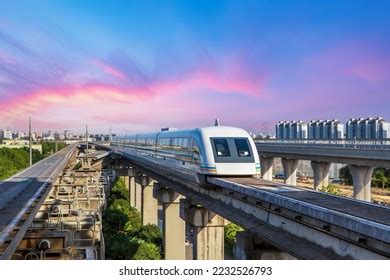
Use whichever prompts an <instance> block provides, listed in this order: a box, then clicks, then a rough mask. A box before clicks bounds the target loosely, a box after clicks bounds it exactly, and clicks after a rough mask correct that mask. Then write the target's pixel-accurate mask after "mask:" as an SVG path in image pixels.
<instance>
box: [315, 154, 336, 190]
mask: <svg viewBox="0 0 390 280" xmlns="http://www.w3.org/2000/svg"><path fill="white" fill-rule="evenodd" d="M330 165H331V163H330V162H318V161H312V162H311V168H313V174H314V189H315V190H319V189H321V188H323V187H327V186H328V185H329V169H330Z"/></svg>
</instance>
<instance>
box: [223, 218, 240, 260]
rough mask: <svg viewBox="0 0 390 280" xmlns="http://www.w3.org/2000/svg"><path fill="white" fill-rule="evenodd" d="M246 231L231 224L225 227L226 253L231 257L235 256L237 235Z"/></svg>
mask: <svg viewBox="0 0 390 280" xmlns="http://www.w3.org/2000/svg"><path fill="white" fill-rule="evenodd" d="M243 230H244V229H243V228H241V227H240V226H238V225H236V224H233V223H230V224H228V225H226V226H225V229H224V235H225V251H226V253H228V254H229V255H230V256H232V255H233V248H234V246H235V244H236V237H237V233H238V232H240V231H243Z"/></svg>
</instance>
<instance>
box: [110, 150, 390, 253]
mask: <svg viewBox="0 0 390 280" xmlns="http://www.w3.org/2000/svg"><path fill="white" fill-rule="evenodd" d="M115 153H117V154H119V155H121V156H122V157H123V158H124V159H126V160H127V161H128V162H129V164H130V165H131V166H132V167H134V168H135V169H136V170H138V171H139V172H141V173H142V174H145V175H146V176H149V177H150V178H153V179H154V180H157V181H158V182H159V183H160V184H161V185H162V186H164V187H166V188H169V189H172V190H173V191H174V192H176V193H179V194H181V195H184V196H185V197H186V199H190V200H191V201H192V203H193V204H195V205H196V204H199V205H202V206H203V207H205V208H207V209H209V210H210V211H213V212H214V213H216V214H218V215H220V216H221V217H223V218H225V219H227V220H229V221H231V222H233V223H236V224H238V225H240V226H242V227H244V228H245V229H246V230H247V231H249V232H251V233H252V234H256V235H257V236H258V237H260V238H261V239H263V240H265V241H267V242H268V243H270V244H272V245H274V246H275V247H277V248H279V249H281V250H283V251H285V252H287V253H289V254H291V255H292V256H294V257H297V258H300V259H387V258H390V208H386V207H383V206H379V205H374V204H371V203H367V202H364V201H356V200H352V199H348V198H342V197H337V196H333V195H329V194H324V193H320V192H314V191H308V190H305V189H302V188H298V187H293V186H289V185H285V184H280V183H273V182H270V181H267V180H261V179H257V178H256V179H255V178H229V177H227V178H226V177H224V178H219V177H208V179H207V180H208V183H209V185H206V186H201V185H198V184H195V183H193V182H190V181H188V180H187V179H186V178H185V176H184V175H183V176H178V175H177V174H175V173H176V172H167V171H165V170H162V169H161V168H159V166H158V165H156V164H153V163H151V162H148V161H146V160H142V159H139V158H137V157H134V156H133V155H131V154H127V153H124V152H121V151H116V152H115Z"/></svg>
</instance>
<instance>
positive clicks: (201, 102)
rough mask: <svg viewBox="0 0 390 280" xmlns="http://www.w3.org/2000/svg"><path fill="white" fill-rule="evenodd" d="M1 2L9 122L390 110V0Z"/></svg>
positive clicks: (247, 125) (258, 121) (169, 122)
mask: <svg viewBox="0 0 390 280" xmlns="http://www.w3.org/2000/svg"><path fill="white" fill-rule="evenodd" d="M0 3H1V10H2V17H1V19H0V128H7V127H9V128H10V129H12V130H14V131H19V130H20V131H26V129H27V127H28V116H30V115H31V116H32V118H33V128H34V130H37V131H43V130H57V131H64V130H71V131H73V132H75V133H82V132H83V131H84V130H85V124H86V123H88V125H89V128H90V131H91V133H107V134H108V132H109V129H110V127H112V132H113V133H133V132H147V131H156V130H159V129H160V128H161V127H166V126H171V127H177V128H179V129H182V128H193V127H203V126H208V125H212V124H213V123H214V119H215V118H219V119H220V121H221V123H222V124H223V125H231V126H238V127H242V128H244V129H246V130H248V131H252V132H254V133H257V132H274V131H275V124H276V123H277V122H278V121H280V120H304V121H309V120H312V119H338V120H340V121H341V122H343V123H345V122H346V121H347V120H348V119H350V118H360V117H363V118H364V117H378V116H381V117H383V118H384V119H386V120H390V110H389V104H390V51H389V50H390V21H389V20H388V11H389V10H390V2H389V1H375V2H370V1H361V0H360V1H326V2H325V1H323V2H321V3H314V2H312V1H288V0H287V1H266V0H264V1H260V0H258V1H228V0H225V1H94V2H92V1H39V5H38V4H37V2H36V1H24V0H22V1H17V2H12V1H4V0H0Z"/></svg>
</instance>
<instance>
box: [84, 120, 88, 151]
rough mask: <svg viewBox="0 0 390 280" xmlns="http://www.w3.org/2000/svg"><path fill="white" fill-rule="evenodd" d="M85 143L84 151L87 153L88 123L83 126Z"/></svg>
mask: <svg viewBox="0 0 390 280" xmlns="http://www.w3.org/2000/svg"><path fill="white" fill-rule="evenodd" d="M85 144H86V145H87V147H86V150H85V153H86V154H88V125H86V126H85Z"/></svg>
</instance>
